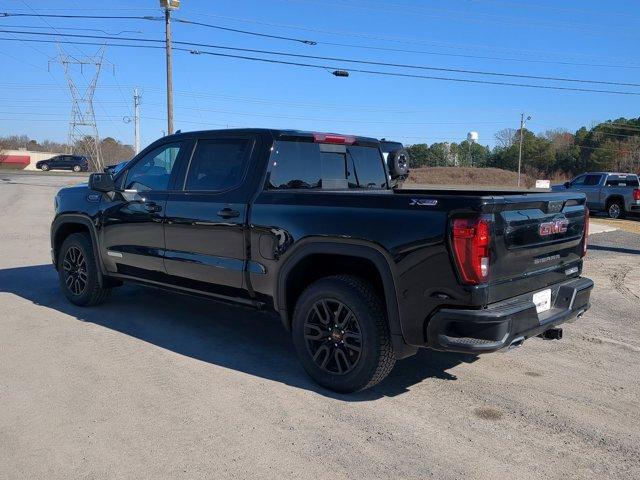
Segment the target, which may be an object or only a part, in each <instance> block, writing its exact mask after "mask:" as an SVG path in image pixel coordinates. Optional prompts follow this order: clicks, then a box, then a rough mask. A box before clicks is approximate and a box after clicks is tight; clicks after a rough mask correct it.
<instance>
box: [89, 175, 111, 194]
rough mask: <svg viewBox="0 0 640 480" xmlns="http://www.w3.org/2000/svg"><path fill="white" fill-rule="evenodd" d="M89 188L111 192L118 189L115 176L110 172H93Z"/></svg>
mask: <svg viewBox="0 0 640 480" xmlns="http://www.w3.org/2000/svg"><path fill="white" fill-rule="evenodd" d="M89 188H90V189H91V190H95V191H96V192H102V193H109V192H113V191H115V189H116V186H115V184H114V183H113V177H112V176H111V175H110V174H108V173H92V174H91V175H90V176H89Z"/></svg>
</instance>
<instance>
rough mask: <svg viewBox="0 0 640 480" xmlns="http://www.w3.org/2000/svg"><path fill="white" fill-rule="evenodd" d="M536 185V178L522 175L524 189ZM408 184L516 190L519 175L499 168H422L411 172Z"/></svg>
mask: <svg viewBox="0 0 640 480" xmlns="http://www.w3.org/2000/svg"><path fill="white" fill-rule="evenodd" d="M535 183H536V181H535V179H534V178H532V177H529V176H527V175H524V174H523V175H522V186H523V187H527V188H531V187H533V186H534V185H535ZM406 184H407V185H411V184H427V185H460V186H466V187H478V186H482V187H497V188H516V187H517V185H518V174H517V173H516V172H511V171H508V170H501V169H499V168H473V167H422V168H414V169H412V170H411V172H410V173H409V178H408V179H407V181H406Z"/></svg>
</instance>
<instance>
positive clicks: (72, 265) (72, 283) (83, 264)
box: [62, 246, 87, 296]
mask: <svg viewBox="0 0 640 480" xmlns="http://www.w3.org/2000/svg"><path fill="white" fill-rule="evenodd" d="M62 268H63V270H64V283H65V285H66V286H67V288H68V289H69V292H71V293H72V294H73V295H77V296H80V295H82V294H83V292H84V291H85V289H86V288H87V260H86V258H85V257H84V254H83V253H82V251H81V250H80V249H79V248H78V247H76V246H72V247H70V248H69V249H68V250H67V252H66V253H65V255H64V259H63V260H62Z"/></svg>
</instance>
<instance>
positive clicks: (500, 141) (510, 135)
mask: <svg viewBox="0 0 640 480" xmlns="http://www.w3.org/2000/svg"><path fill="white" fill-rule="evenodd" d="M517 134H518V130H517V129H515V128H503V129H502V130H499V131H498V132H496V134H495V135H494V138H495V139H496V145H497V146H498V147H499V148H509V147H510V146H512V145H513V144H514V143H516V138H517Z"/></svg>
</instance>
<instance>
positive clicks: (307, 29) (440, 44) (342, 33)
mask: <svg viewBox="0 0 640 480" xmlns="http://www.w3.org/2000/svg"><path fill="white" fill-rule="evenodd" d="M194 14H195V15H199V16H203V17H210V18H218V19H223V20H231V21H235V22H242V23H249V24H253V25H264V26H269V27H276V28H286V29H290V30H301V31H305V32H314V33H320V34H327V35H335V36H339V37H342V38H344V37H354V38H364V39H369V40H376V41H383V42H392V43H400V44H405V45H422V46H424V45H429V46H434V47H437V48H457V49H460V48H464V49H465V50H466V51H468V50H473V49H478V47H482V48H485V49H487V48H489V49H490V50H491V51H495V50H496V49H500V50H504V51H506V52H508V53H514V52H515V53H522V54H526V55H528V56H531V55H534V54H535V55H537V54H540V53H543V54H548V53H552V54H554V55H557V53H558V52H556V51H553V52H544V51H542V52H541V51H537V50H513V49H505V48H500V47H495V46H481V45H478V44H473V45H469V44H455V43H448V42H425V41H421V40H415V39H405V38H401V37H386V36H382V35H378V34H375V35H373V34H368V33H357V32H353V31H340V30H326V29H319V28H313V27H307V26H301V25H292V24H282V23H275V22H264V21H259V20H253V19H247V18H237V17H230V16H224V15H214V14H210V13H202V12H194ZM318 44H319V45H322V44H325V45H336V46H346V47H351V46H352V45H348V44H338V43H336V44H333V43H328V42H320V41H318ZM353 47H356V48H360V47H361V48H368V47H366V46H355V45H353ZM372 48H375V47H372ZM399 51H402V50H399ZM406 52H407V53H421V52H417V51H411V50H407V51H406ZM424 53H429V52H424ZM442 55H448V54H444V53H442ZM451 55H454V54H451ZM564 56H565V57H566V56H567V55H564ZM580 56H582V57H584V56H583V55H580ZM472 58H473V57H472ZM479 58H483V57H479ZM587 58H588V57H587ZM495 59H496V60H513V61H528V60H520V59H505V58H498V57H496V58H495ZM550 63H556V62H550ZM557 63H560V64H564V63H565V62H557ZM625 63H628V62H626V60H625ZM566 64H568V65H574V64H573V63H570V62H567V63H566ZM575 65H584V66H602V67H622V68H624V67H626V65H594V64H592V63H576V64H575ZM636 66H638V65H637V64H636Z"/></svg>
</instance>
